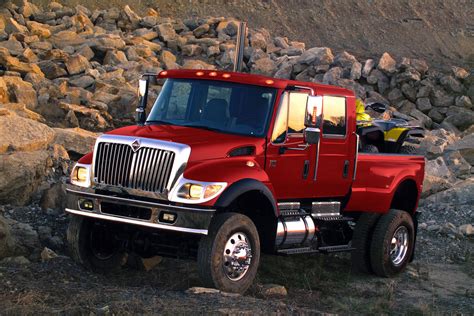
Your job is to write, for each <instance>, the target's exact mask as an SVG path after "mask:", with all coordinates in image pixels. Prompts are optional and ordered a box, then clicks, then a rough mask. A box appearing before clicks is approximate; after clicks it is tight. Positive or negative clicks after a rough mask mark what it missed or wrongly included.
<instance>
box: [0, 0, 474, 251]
mask: <svg viewBox="0 0 474 316" xmlns="http://www.w3.org/2000/svg"><path fill="white" fill-rule="evenodd" d="M237 27H238V21H236V20H234V19H228V18H190V19H186V20H179V19H172V18H164V17H161V16H160V15H159V13H158V12H156V11H155V10H153V9H150V10H149V11H148V12H147V14H146V15H145V16H139V15H138V14H136V13H135V12H134V11H132V10H131V9H130V7H129V6H125V7H124V8H122V9H119V8H111V9H109V10H93V11H91V10H89V9H88V8H85V7H83V6H81V5H78V6H76V7H75V8H70V7H66V6H63V5H61V4H60V3H58V2H50V3H49V5H48V7H47V8H45V9H42V8H38V7H37V6H35V5H34V4H32V3H29V2H28V1H27V0H24V2H23V4H22V5H21V6H16V5H14V4H12V3H7V4H6V5H5V8H4V9H1V10H0V156H1V160H0V204H6V203H11V204H20V205H22V204H27V203H29V202H30V201H31V199H32V198H35V199H36V200H39V199H40V197H41V196H42V198H41V206H42V207H43V209H46V210H47V209H52V208H55V207H59V205H58V203H60V201H61V198H58V197H57V196H58V194H59V195H60V194H63V193H62V190H61V189H60V186H59V188H58V185H55V183H56V182H58V179H61V177H64V176H65V175H67V174H68V162H69V160H70V159H71V158H72V159H77V158H78V157H80V155H82V154H85V153H86V152H89V151H90V149H91V148H92V145H93V142H94V139H95V137H96V136H97V134H96V132H101V131H105V130H109V129H111V128H113V127H117V126H120V125H123V124H129V123H131V122H133V116H132V115H133V113H134V107H135V105H136V102H137V96H136V95H137V93H136V87H137V80H138V78H139V76H140V74H142V73H145V72H154V73H158V72H159V71H161V70H164V69H178V68H191V69H217V68H218V69H227V70H229V69H231V68H232V64H233V59H234V56H235V36H236V33H237ZM244 71H248V72H251V73H257V74H263V75H268V76H275V77H278V78H287V79H296V80H302V81H312V82H317V83H325V84H333V85H338V86H342V87H346V88H349V89H352V90H354V91H355V93H356V94H357V96H359V97H361V98H364V99H366V100H367V101H379V102H382V103H385V104H387V105H390V106H391V107H392V110H393V112H394V115H395V116H398V117H401V118H404V119H407V120H409V121H414V122H416V123H418V124H420V125H421V126H424V127H425V128H427V129H432V131H431V132H429V133H428V135H427V137H426V138H425V139H424V140H423V141H422V142H421V143H420V144H419V151H420V153H423V154H425V155H426V157H427V158H428V159H429V161H428V163H427V168H426V170H427V180H426V182H425V193H424V197H428V196H429V197H428V198H427V199H426V200H425V204H424V206H423V207H425V208H428V207H431V206H430V205H432V204H435V203H440V201H441V203H445V204H446V203H451V204H452V202H453V199H457V200H456V201H457V202H456V203H458V204H462V205H472V202H473V200H472V192H474V189H473V187H472V181H471V180H472V174H473V171H474V170H473V167H472V166H473V165H474V150H473V148H474V143H473V141H474V139H473V131H474V127H473V124H474V111H473V110H474V106H473V103H472V101H473V99H474V76H473V75H472V72H470V71H467V70H465V69H462V68H458V67H452V71H451V73H442V72H439V71H437V70H436V69H433V68H430V67H429V65H428V64H427V63H426V62H425V61H423V60H420V59H410V58H401V59H399V60H395V59H394V58H393V57H392V56H390V54H388V53H384V54H383V55H382V56H380V57H379V58H373V59H367V60H358V59H357V58H356V57H355V56H353V55H351V54H350V53H348V52H341V53H338V54H335V53H334V52H333V51H332V50H331V49H330V48H327V47H314V48H309V49H307V48H306V47H305V44H304V43H301V42H295V41H291V40H289V39H288V38H285V37H272V36H271V34H269V32H268V31H266V30H265V29H258V30H254V29H251V30H249V34H248V36H247V38H246V48H245V52H244ZM158 90H159V89H157V91H158ZM155 94H156V92H155ZM152 99H153V98H152ZM469 179H471V180H469ZM37 192H44V193H42V194H39V195H37ZM48 192H49V193H48ZM433 194H434V195H433ZM430 203H431V204H430ZM469 203H470V204H469ZM469 216H471V217H470V221H471V222H473V221H474V220H472V216H473V214H472V212H471V213H470V215H469ZM0 219H1V217H0ZM466 223H469V221H465V222H463V223H462V224H466ZM5 227H6V224H5ZM466 231H467V230H466ZM0 248H1V247H0ZM20 254H21V253H20Z"/></svg>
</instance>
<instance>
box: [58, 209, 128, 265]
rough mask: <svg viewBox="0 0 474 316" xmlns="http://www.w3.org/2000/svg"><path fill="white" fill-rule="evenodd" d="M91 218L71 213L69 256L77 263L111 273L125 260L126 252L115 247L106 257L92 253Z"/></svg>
mask: <svg viewBox="0 0 474 316" xmlns="http://www.w3.org/2000/svg"><path fill="white" fill-rule="evenodd" d="M95 223H96V222H95V221H94V220H93V219H89V218H85V217H82V216H77V215H71V217H70V221H69V226H68V229H67V241H68V246H69V251H70V254H71V257H72V258H73V259H74V260H75V261H76V262H77V263H79V264H81V265H83V266H84V267H86V268H89V269H91V270H93V271H96V272H100V273H111V272H116V271H117V270H119V269H120V268H121V267H122V266H123V265H124V264H125V263H126V261H127V253H126V252H125V251H124V250H122V249H120V248H117V250H116V251H113V253H112V255H111V256H110V257H108V258H98V257H97V256H96V255H94V252H93V251H92V248H91V243H93V242H94V241H93V240H92V238H91V229H92V227H93V225H95Z"/></svg>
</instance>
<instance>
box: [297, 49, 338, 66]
mask: <svg viewBox="0 0 474 316" xmlns="http://www.w3.org/2000/svg"><path fill="white" fill-rule="evenodd" d="M333 61H334V55H333V54H332V51H331V49H330V48H327V47H314V48H310V49H308V50H307V51H305V52H304V53H303V54H301V56H299V57H298V59H297V62H298V63H300V64H306V65H319V64H325V65H329V64H332V63H333Z"/></svg>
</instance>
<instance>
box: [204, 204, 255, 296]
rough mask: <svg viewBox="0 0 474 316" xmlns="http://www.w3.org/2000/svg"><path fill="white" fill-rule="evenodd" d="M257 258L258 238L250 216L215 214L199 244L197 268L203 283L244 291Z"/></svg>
mask: <svg viewBox="0 0 474 316" xmlns="http://www.w3.org/2000/svg"><path fill="white" fill-rule="evenodd" d="M259 262H260V240H259V237H258V232H257V228H256V227H255V225H254V223H253V222H252V220H251V219H250V218H248V217H247V216H245V215H242V214H237V213H224V214H219V215H217V216H216V217H215V218H214V219H213V220H212V223H211V226H210V229H209V233H208V235H207V236H204V237H203V238H202V239H201V241H200V244H199V251H198V270H199V275H200V277H201V280H202V281H203V283H204V284H205V285H206V286H208V287H215V288H217V289H219V290H222V291H224V292H230V293H244V292H245V291H246V290H247V289H248V288H249V287H250V286H251V285H252V283H253V280H254V279H255V276H256V274H257V269H258V264H259Z"/></svg>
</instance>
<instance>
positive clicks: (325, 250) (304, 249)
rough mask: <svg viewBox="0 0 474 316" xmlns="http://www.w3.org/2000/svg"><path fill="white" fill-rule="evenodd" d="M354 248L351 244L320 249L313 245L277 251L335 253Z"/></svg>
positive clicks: (293, 253) (294, 253)
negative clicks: (312, 246)
mask: <svg viewBox="0 0 474 316" xmlns="http://www.w3.org/2000/svg"><path fill="white" fill-rule="evenodd" d="M352 250H355V248H352V247H351V246H349V245H339V246H326V247H319V248H318V249H314V248H311V247H302V248H288V249H279V250H278V251H277V253H279V254H283V255H297V254H303V253H333V252H345V251H352Z"/></svg>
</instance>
